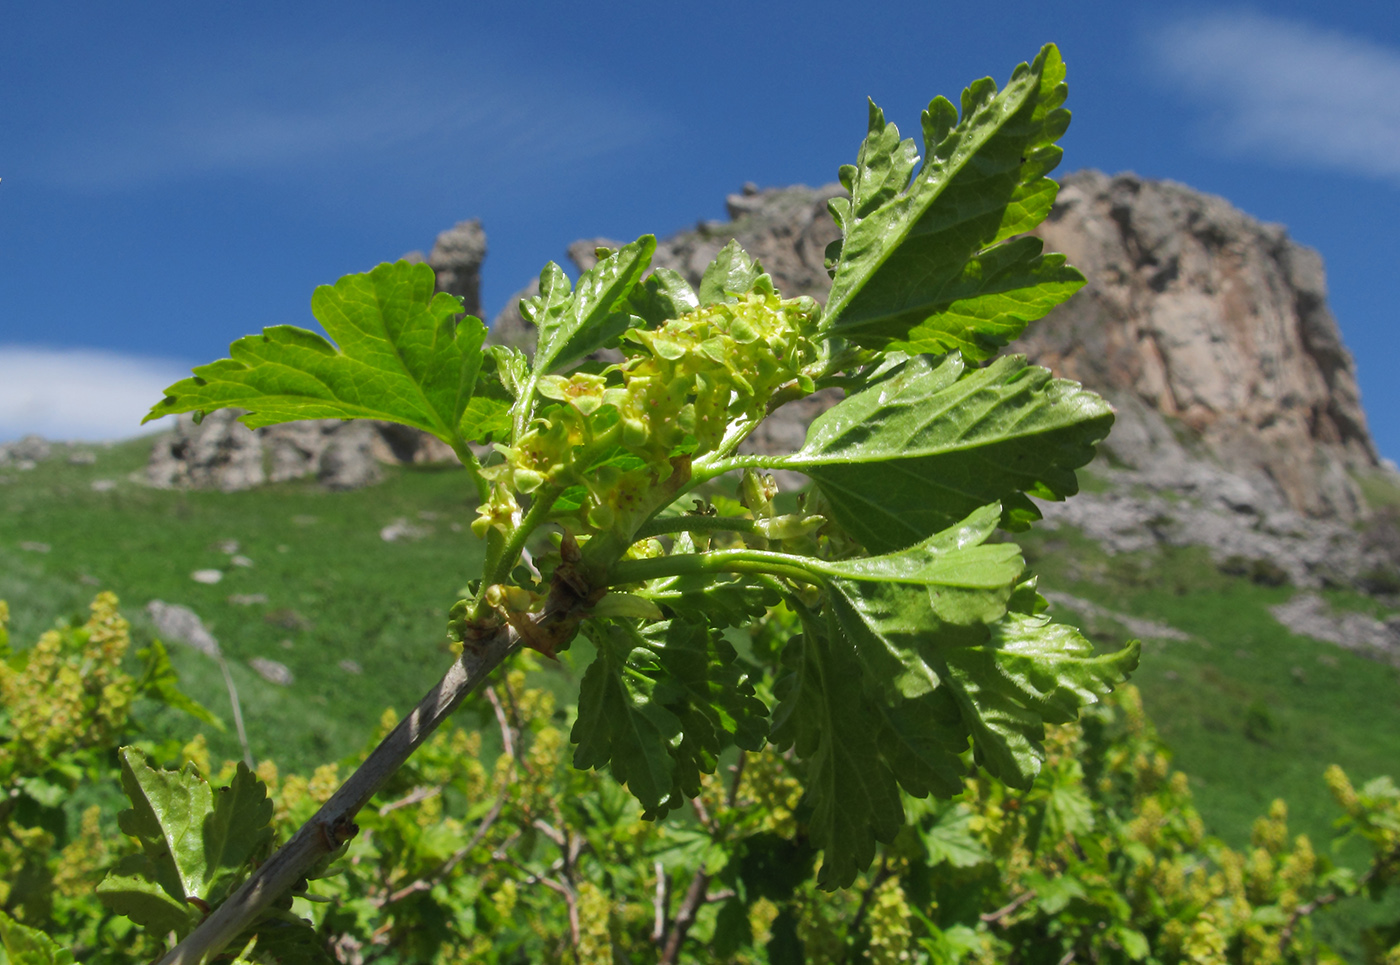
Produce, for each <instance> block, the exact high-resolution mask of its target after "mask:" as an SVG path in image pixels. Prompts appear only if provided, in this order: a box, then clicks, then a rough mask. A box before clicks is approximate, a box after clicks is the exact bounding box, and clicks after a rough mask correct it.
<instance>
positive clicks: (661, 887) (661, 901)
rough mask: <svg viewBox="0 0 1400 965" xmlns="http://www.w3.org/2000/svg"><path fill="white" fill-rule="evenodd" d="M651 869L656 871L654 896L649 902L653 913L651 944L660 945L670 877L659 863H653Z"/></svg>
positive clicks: (664, 926)
mask: <svg viewBox="0 0 1400 965" xmlns="http://www.w3.org/2000/svg"><path fill="white" fill-rule="evenodd" d="M652 867H653V868H655V870H656V896H655V897H654V898H652V900H651V907H652V911H653V913H654V918H653V920H652V926H651V940H652V942H653V944H656V945H660V944H661V941H662V939H664V938H665V937H666V905H667V904H668V902H667V901H666V898H667V895H668V893H669V892H670V890H671V876H670V875H668V874H666V869H665V867H664V866H663V865H662V864H661V862H660V861H657V862H655V863H654V864H653V865H652Z"/></svg>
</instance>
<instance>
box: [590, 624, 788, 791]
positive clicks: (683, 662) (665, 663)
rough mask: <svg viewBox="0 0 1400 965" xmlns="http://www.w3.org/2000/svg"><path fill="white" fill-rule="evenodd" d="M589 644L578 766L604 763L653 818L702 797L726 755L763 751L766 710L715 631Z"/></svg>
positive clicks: (680, 630)
mask: <svg viewBox="0 0 1400 965" xmlns="http://www.w3.org/2000/svg"><path fill="white" fill-rule="evenodd" d="M592 636H593V637H594V638H595V642H596V643H597V645H598V656H597V657H596V658H595V659H594V661H593V663H591V664H590V665H589V667H588V670H587V671H585V673H584V679H583V683H582V686H581V688H580V691H579V707H578V719H577V721H576V722H575V724H574V729H573V733H572V734H571V739H572V740H573V742H574V743H575V744H576V745H577V747H576V749H575V752H574V766H575V767H579V768H586V767H594V768H599V767H602V766H604V765H605V764H609V763H610V764H611V767H612V772H613V776H614V777H616V778H617V779H618V780H619V781H621V782H624V783H626V784H627V786H628V789H629V790H630V791H631V792H632V793H633V795H635V796H636V798H637V800H639V801H640V802H641V803H642V805H643V806H644V807H645V808H646V809H647V810H648V811H649V812H652V813H664V812H665V811H667V810H672V809H674V808H677V807H680V805H681V804H682V803H684V801H685V800H686V799H688V798H691V797H694V796H695V795H697V794H699V793H700V775H701V774H702V773H704V774H710V773H713V772H714V769H715V767H716V765H717V764H718V761H719V754H720V753H721V752H722V751H723V750H724V749H725V748H727V747H729V746H731V745H735V744H737V745H738V746H740V747H743V748H746V749H748V750H758V749H760V748H761V747H762V746H763V744H764V742H765V740H766V739H767V736H768V722H767V708H766V707H764V705H763V702H762V701H760V700H759V699H758V698H757V697H756V696H755V695H754V689H753V685H752V684H751V683H749V680H748V677H747V675H746V674H745V673H744V672H743V671H742V670H741V669H740V667H739V666H738V664H737V659H738V658H737V654H736V653H735V652H734V648H733V647H732V646H730V645H729V643H728V642H727V641H725V640H724V638H723V637H721V636H719V635H718V633H716V632H715V631H713V630H711V629H709V628H708V627H707V626H705V625H703V624H693V623H686V622H682V621H680V620H670V621H666V622H662V623H656V624H652V625H651V626H649V627H647V629H646V630H645V631H644V632H641V633H638V632H636V631H634V630H632V629H631V627H630V626H622V625H619V624H616V623H610V624H608V625H606V626H605V627H600V628H597V629H596V630H595V632H594V633H593V635H592Z"/></svg>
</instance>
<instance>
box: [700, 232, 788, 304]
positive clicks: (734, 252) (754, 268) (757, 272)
mask: <svg viewBox="0 0 1400 965" xmlns="http://www.w3.org/2000/svg"><path fill="white" fill-rule="evenodd" d="M764 277H765V276H764V273H763V266H762V265H760V264H759V263H758V262H756V261H754V260H753V257H752V256H750V255H749V253H748V252H747V251H745V250H744V249H743V248H742V247H741V246H740V245H739V242H738V241H737V240H731V241H730V242H729V244H727V245H725V246H724V247H723V248H721V249H720V250H719V254H717V255H715V257H714V260H713V261H711V262H710V263H709V264H708V265H706V266H705V273H704V274H703V275H702V276H701V278H700V305H701V306H702V307H703V306H705V305H717V304H719V303H720V302H732V301H735V299H736V297H737V296H738V295H741V294H743V293H744V292H748V291H753V290H755V286H756V285H757V284H758V282H759V279H760V278H764ZM772 287H773V286H772V283H771V282H769V283H768V285H767V288H768V290H770V291H771V290H772Z"/></svg>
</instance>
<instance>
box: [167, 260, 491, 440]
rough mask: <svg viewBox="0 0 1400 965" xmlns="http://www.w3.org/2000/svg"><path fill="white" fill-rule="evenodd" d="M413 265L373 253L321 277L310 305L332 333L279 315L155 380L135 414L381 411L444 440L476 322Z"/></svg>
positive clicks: (475, 352)
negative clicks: (367, 266) (376, 261)
mask: <svg viewBox="0 0 1400 965" xmlns="http://www.w3.org/2000/svg"><path fill="white" fill-rule="evenodd" d="M433 285H434V276H433V270H432V269H431V268H429V267H428V266H427V265H423V264H409V263H408V262H402V261H401V262H396V263H394V264H383V265H379V266H378V267H377V268H375V269H373V270H372V271H370V272H368V273H366V274H360V275H346V276H345V277H344V278H341V279H340V280H339V281H338V282H336V283H335V284H334V285H322V286H321V287H319V288H317V289H316V291H315V293H314V294H313V295H312V297H311V311H312V314H313V315H315V317H316V320H317V321H319V322H320V323H321V325H322V327H323V328H324V329H325V330H326V333H327V334H328V335H329V336H330V337H331V338H332V339H334V341H335V344H334V345H333V344H332V343H331V342H329V341H327V340H326V339H325V338H322V337H321V336H320V335H317V334H315V333H314V332H309V331H307V330H305V329H301V328H296V327H294V326H290V325H277V326H273V327H271V328H265V329H263V332H262V334H261V335H250V336H248V337H246V338H241V339H239V340H238V341H236V342H234V343H233V344H232V345H230V346H229V355H230V356H231V357H230V358H227V359H221V360H219V361H217V362H212V363H210V364H209V365H202V366H199V367H198V368H196V369H195V370H194V377H193V378H190V379H185V380H184V381H182V382H177V383H175V384H174V385H172V386H171V387H170V388H168V389H166V397H165V399H164V400H162V401H161V402H159V403H157V404H156V405H155V406H153V407H152V408H151V411H150V413H149V414H148V415H147V416H146V419H145V421H150V420H151V419H158V418H160V417H161V416H164V415H170V414H172V413H178V412H207V411H210V410H213V409H220V408H228V407H237V408H243V409H248V410H249V411H248V413H247V414H245V415H243V416H241V417H240V419H241V421H242V422H244V423H245V424H246V425H248V426H250V427H252V428H257V427H260V426H269V425H275V424H277V423H280V422H291V421H293V420H297V419H327V418H334V419H384V420H387V421H389V422H398V423H401V424H403V425H408V426H413V427H415V428H418V429H422V430H424V431H425V432H430V433H432V434H433V435H435V436H437V437H438V438H439V439H441V440H442V441H443V442H446V443H447V444H448V445H450V446H453V447H454V448H458V449H460V448H461V446H462V445H463V444H464V443H465V441H468V440H469V439H470V438H471V437H469V436H464V435H463V432H462V417H463V414H464V413H465V412H466V409H467V405H468V403H469V402H470V401H471V399H472V396H473V394H474V391H475V388H476V382H477V375H478V373H479V371H480V368H481V362H482V354H481V345H482V342H483V340H484V339H485V338H486V326H485V325H484V324H482V322H481V320H480V319H478V318H474V317H472V316H470V315H468V316H465V317H463V318H462V319H461V320H456V316H458V315H460V314H461V313H462V303H461V300H460V299H457V298H454V297H453V296H451V295H448V294H445V293H441V292H440V293H438V294H436V295H434V294H433Z"/></svg>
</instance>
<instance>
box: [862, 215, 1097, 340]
mask: <svg viewBox="0 0 1400 965" xmlns="http://www.w3.org/2000/svg"><path fill="white" fill-rule="evenodd" d="M1042 248H1044V243H1043V242H1042V241H1041V240H1040V239H1039V238H1017V239H1016V240H1015V241H1008V242H1006V243H1005V244H1001V245H997V246H995V247H993V248H990V249H988V250H987V251H986V252H984V253H983V254H981V255H977V256H975V257H973V258H971V259H969V260H968V262H967V264H965V265H964V266H963V269H962V272H961V273H959V275H958V276H957V277H956V278H953V279H950V280H949V281H948V282H947V283H946V284H945V285H944V287H943V288H942V289H941V290H939V291H938V292H937V293H932V294H931V295H930V296H929V297H930V298H931V300H932V302H933V303H934V304H936V305H937V306H939V307H938V309H937V310H936V311H934V312H933V313H932V314H930V313H929V308H928V306H927V305H924V306H920V307H918V308H916V309H915V310H914V311H913V312H912V314H910V315H909V316H908V317H907V318H905V319H903V320H901V321H899V322H898V323H897V325H895V326H892V328H893V330H894V331H896V332H905V331H907V333H908V334H905V335H900V336H896V340H895V341H893V342H891V343H890V346H889V347H890V349H891V350H897V351H904V352H908V353H910V354H911V355H917V354H920V353H925V354H929V355H942V354H944V353H946V352H954V351H957V352H961V353H962V354H963V357H964V358H968V359H971V360H972V361H974V362H981V361H984V360H986V359H989V358H991V357H992V356H994V355H996V354H997V352H998V351H999V350H1000V349H1001V348H1002V346H1004V345H1006V344H1007V343H1009V342H1011V341H1012V340H1013V339H1015V338H1016V337H1017V336H1019V335H1020V334H1021V332H1022V331H1024V330H1025V327H1026V324H1027V323H1028V322H1030V321H1033V320H1035V319H1037V318H1042V317H1044V316H1045V315H1048V314H1049V313H1050V310H1051V309H1052V308H1054V307H1055V306H1056V305H1059V304H1061V303H1062V302H1066V301H1068V300H1069V298H1070V296H1071V295H1073V294H1074V293H1075V292H1077V291H1078V290H1079V289H1080V288H1082V287H1083V286H1084V276H1083V275H1081V274H1080V273H1079V272H1078V271H1077V270H1076V269H1074V268H1070V267H1069V266H1067V265H1066V264H1065V256H1064V255H1060V254H1049V255H1042V254H1041V250H1042ZM921 316H922V317H921ZM910 321H912V322H914V324H913V325H912V327H911V326H909V325H908V324H907V322H910Z"/></svg>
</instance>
